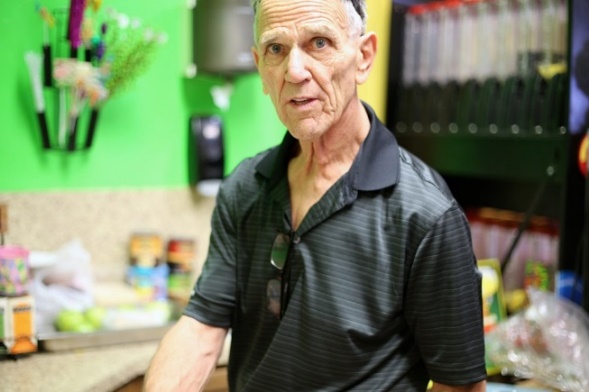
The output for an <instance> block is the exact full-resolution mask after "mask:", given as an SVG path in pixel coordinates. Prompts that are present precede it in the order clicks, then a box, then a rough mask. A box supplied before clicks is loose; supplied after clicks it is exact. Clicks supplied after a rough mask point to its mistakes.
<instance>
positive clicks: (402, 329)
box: [146, 0, 486, 392]
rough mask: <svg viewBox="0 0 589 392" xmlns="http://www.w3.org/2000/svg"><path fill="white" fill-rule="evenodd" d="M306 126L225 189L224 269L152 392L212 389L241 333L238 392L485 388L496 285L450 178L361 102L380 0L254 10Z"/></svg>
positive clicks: (172, 336) (283, 90) (213, 260)
mask: <svg viewBox="0 0 589 392" xmlns="http://www.w3.org/2000/svg"><path fill="white" fill-rule="evenodd" d="M253 7H254V10H255V15H256V17H255V26H254V31H255V33H254V34H255V47H254V48H253V49H252V53H253V56H254V58H255V62H256V64H257V67H258V71H259V73H260V75H261V78H262V82H263V88H264V92H265V93H266V94H268V95H269V96H270V98H271V99H272V102H273V104H274V107H275V109H276V112H277V113H278V116H279V118H280V120H281V121H282V123H284V125H285V126H286V128H287V129H288V132H287V133H286V135H285V137H284V140H283V142H282V143H281V145H279V146H277V147H276V148H273V149H270V150H268V151H265V152H262V153H260V154H258V155H257V156H255V157H253V158H250V159H246V160H245V161H244V162H242V163H241V164H240V165H239V166H238V167H237V168H236V169H235V170H234V172H233V173H232V174H231V175H230V176H229V177H228V178H227V179H226V180H225V181H224V183H223V186H222V188H221V190H220V192H219V195H218V197H217V205H216V207H215V210H214V213H213V218H212V234H211V241H210V248H209V253H208V257H207V260H206V263H205V267H204V270H203V273H202V275H201V276H200V278H199V280H198V282H197V284H196V285H195V288H194V291H193V294H192V296H191V299H190V302H189V304H188V306H187V307H186V309H185V311H184V315H183V316H182V317H181V318H180V320H179V321H178V322H177V324H176V325H175V326H174V327H173V328H172V329H171V330H170V332H169V333H168V334H167V335H166V336H165V338H164V339H163V340H162V342H161V345H160V348H159V349H158V352H157V353H156V355H155V357H154V359H153V361H152V363H151V366H150V369H149V371H148V374H147V378H146V390H148V391H157V392H160V391H197V390H200V389H202V388H203V386H204V385H205V383H206V381H207V378H208V376H209V375H210V374H211V372H212V371H213V369H214V368H215V365H216V361H217V359H218V357H219V355H220V352H221V349H222V345H223V342H224V338H225V336H226V334H227V331H228V330H229V329H231V333H232V343H231V350H230V359H229V385H230V389H231V391H239V392H247V391H252V392H269V391H296V392H300V391H371V392H374V391H403V392H407V391H424V390H425V389H426V386H427V384H428V382H429V381H430V380H432V381H433V390H435V391H483V390H485V381H484V380H485V378H486V372H485V365H484V343H483V342H484V340H483V327H482V312H481V292H480V276H479V275H478V273H477V268H476V262H475V258H474V255H473V251H472V246H471V241H470V234H469V233H470V232H469V229H468V224H467V221H466V219H465V216H464V214H463V212H462V210H461V209H460V207H459V206H458V205H457V203H456V201H455V200H454V199H453V197H452V195H451V193H450V192H449V190H448V188H447V186H446V184H445V183H444V181H443V180H442V178H441V177H440V176H439V175H438V174H437V173H436V172H434V171H433V170H431V169H430V168H429V167H427V166H426V165H425V164H424V163H423V162H421V161H420V160H419V159H417V158H416V157H414V156H412V155H411V154H410V153H408V152H407V151H405V150H404V149H403V148H401V147H399V146H398V145H397V143H396V140H395V138H394V136H393V134H392V133H391V132H390V131H389V130H387V129H386V128H385V126H384V125H383V124H382V123H381V122H380V121H379V120H378V118H377V117H376V116H375V114H374V111H373V110H372V109H371V108H370V107H369V106H368V105H366V104H364V103H363V102H361V101H360V99H359V98H358V94H357V86H358V85H359V84H362V83H364V82H365V81H366V80H367V78H368V76H369V74H370V70H371V67H372V64H373V61H374V58H375V55H376V48H377V38H376V36H375V35H374V34H373V33H367V32H365V31H364V30H365V20H366V5H365V0H254V1H253Z"/></svg>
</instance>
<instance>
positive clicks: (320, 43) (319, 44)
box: [315, 38, 327, 49]
mask: <svg viewBox="0 0 589 392" xmlns="http://www.w3.org/2000/svg"><path fill="white" fill-rule="evenodd" d="M326 46H327V39H325V38H315V47H316V48H317V49H321V48H324V47H326Z"/></svg>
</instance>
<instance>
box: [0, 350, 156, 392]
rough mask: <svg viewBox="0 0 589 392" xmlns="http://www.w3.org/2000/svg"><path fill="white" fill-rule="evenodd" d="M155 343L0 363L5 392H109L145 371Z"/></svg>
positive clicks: (44, 354) (47, 354)
mask: <svg viewBox="0 0 589 392" xmlns="http://www.w3.org/2000/svg"><path fill="white" fill-rule="evenodd" d="M157 346H158V342H157V341H155V342H142V343H133V344H123V345H116V346H105V347H93V348H85V349H77V350H73V351H64V352H38V353H33V354H28V355H26V356H23V357H19V358H16V359H10V358H9V359H4V360H2V361H0V378H1V379H2V387H1V388H0V389H2V391H4V392H41V391H43V392H53V391H55V392H58V391H59V392H68V391H71V392H86V391H88V392H101V391H104V392H112V391H114V390H116V389H117V388H120V387H122V386H123V385H125V384H126V383H128V382H129V381H131V380H133V379H134V378H136V377H138V376H141V375H143V374H144V373H145V371H146V370H147V367H148V365H149V362H150V360H151V358H152V357H153V355H154V353H155V351H156V349H157Z"/></svg>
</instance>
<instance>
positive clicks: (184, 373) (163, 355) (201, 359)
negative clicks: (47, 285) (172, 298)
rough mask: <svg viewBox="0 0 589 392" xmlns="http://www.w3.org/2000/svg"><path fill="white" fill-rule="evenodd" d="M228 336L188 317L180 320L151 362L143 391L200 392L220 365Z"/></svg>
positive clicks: (222, 331) (165, 338) (224, 331)
mask: <svg viewBox="0 0 589 392" xmlns="http://www.w3.org/2000/svg"><path fill="white" fill-rule="evenodd" d="M226 333H227V331H226V330H225V329H222V328H214V327H209V326H204V325H203V324H200V323H198V322H197V321H195V320H193V319H190V318H188V317H186V316H183V317H182V318H180V320H179V321H178V322H177V323H176V325H174V326H173V327H172V329H170V331H169V332H168V333H167V334H166V335H165V336H164V338H163V339H162V342H161V343H160V347H159V348H158V350H157V352H156V354H155V356H154V357H153V359H152V361H151V364H150V366H149V369H148V371H147V374H146V377H145V384H144V391H145V392H165V391H175V392H182V391H191V392H192V391H201V390H202V389H203V388H204V386H205V385H206V382H207V380H208V379H209V377H210V375H211V374H212V372H213V370H214V369H215V367H216V365H217V361H218V359H219V355H220V354H221V350H222V348H223V343H224V341H225V335H226Z"/></svg>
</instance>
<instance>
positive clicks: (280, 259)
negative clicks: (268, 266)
mask: <svg viewBox="0 0 589 392" xmlns="http://www.w3.org/2000/svg"><path fill="white" fill-rule="evenodd" d="M288 244H289V237H288V235H286V234H278V235H277V236H276V239H275V240H274V245H272V255H271V256H270V257H271V259H270V262H271V263H272V265H273V266H274V267H276V268H278V269H279V270H281V269H282V268H284V264H285V263H286V256H287V254H288Z"/></svg>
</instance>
